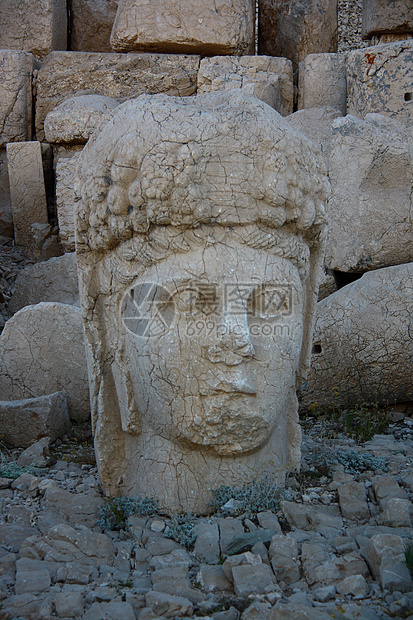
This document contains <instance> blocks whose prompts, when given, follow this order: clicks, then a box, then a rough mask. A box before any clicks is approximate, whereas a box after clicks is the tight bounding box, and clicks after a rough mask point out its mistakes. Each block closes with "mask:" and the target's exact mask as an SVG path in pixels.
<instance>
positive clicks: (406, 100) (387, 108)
mask: <svg viewBox="0 0 413 620" xmlns="http://www.w3.org/2000/svg"><path fill="white" fill-rule="evenodd" d="M412 84H413V40H408V41H400V42H399V43H388V44H387V45H376V46H373V47H366V48H364V49H363V50H355V51H353V52H351V53H350V54H349V55H348V58H347V112H348V113H349V114H353V115H354V116H358V117H360V118H364V116H365V115H366V114H367V113H368V112H377V113H379V114H385V115H386V116H392V117H393V118H397V119H398V120H399V121H401V122H403V123H406V124H411V122H412V120H413V86H412Z"/></svg>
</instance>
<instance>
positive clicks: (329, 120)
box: [286, 107, 342, 168]
mask: <svg viewBox="0 0 413 620" xmlns="http://www.w3.org/2000/svg"><path fill="white" fill-rule="evenodd" d="M341 116H342V114H341V112H340V111H339V110H335V109H334V108H330V107H327V108H324V107H322V108H311V109H309V110H298V111H297V112H294V114H290V115H289V116H287V118H286V120H287V121H288V122H289V123H290V125H291V127H293V129H296V130H297V131H301V132H302V133H303V134H305V135H306V136H307V138H310V140H312V141H313V142H315V144H317V146H318V148H319V149H320V150H321V152H322V154H323V157H324V161H325V162H326V165H327V168H329V163H330V162H329V160H330V152H331V140H332V137H333V122H334V121H335V120H336V118H340V117H341Z"/></svg>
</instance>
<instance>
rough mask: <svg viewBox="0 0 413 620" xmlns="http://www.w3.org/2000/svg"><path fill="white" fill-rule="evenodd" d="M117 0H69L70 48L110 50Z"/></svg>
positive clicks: (78, 50)
mask: <svg viewBox="0 0 413 620" xmlns="http://www.w3.org/2000/svg"><path fill="white" fill-rule="evenodd" d="M118 3H119V1H118V0H71V36H70V49H71V50H72V51H74V52H110V51H111V47H110V33H111V30H112V26H113V22H114V21H115V16H116V11H117V8H118Z"/></svg>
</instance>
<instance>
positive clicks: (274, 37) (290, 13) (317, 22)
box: [258, 0, 337, 70]
mask: <svg viewBox="0 0 413 620" xmlns="http://www.w3.org/2000/svg"><path fill="white" fill-rule="evenodd" d="M258 32H259V35H258V50H259V53H260V54H269V55H270V56H282V57H285V58H289V59H290V60H292V62H293V65H294V70H295V69H297V67H298V63H299V62H300V61H301V60H304V58H305V57H306V56H307V55H308V54H312V53H322V52H336V51H337V0H286V1H285V2H283V3H279V2H277V1H276V0H261V1H260V12H259V25H258Z"/></svg>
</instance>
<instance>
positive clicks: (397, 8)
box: [362, 0, 413, 39]
mask: <svg viewBox="0 0 413 620" xmlns="http://www.w3.org/2000/svg"><path fill="white" fill-rule="evenodd" d="M412 32H413V5H412V3H411V0H363V31H362V34H363V38H364V39H371V38H372V36H373V35H378V34H408V33H412Z"/></svg>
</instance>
